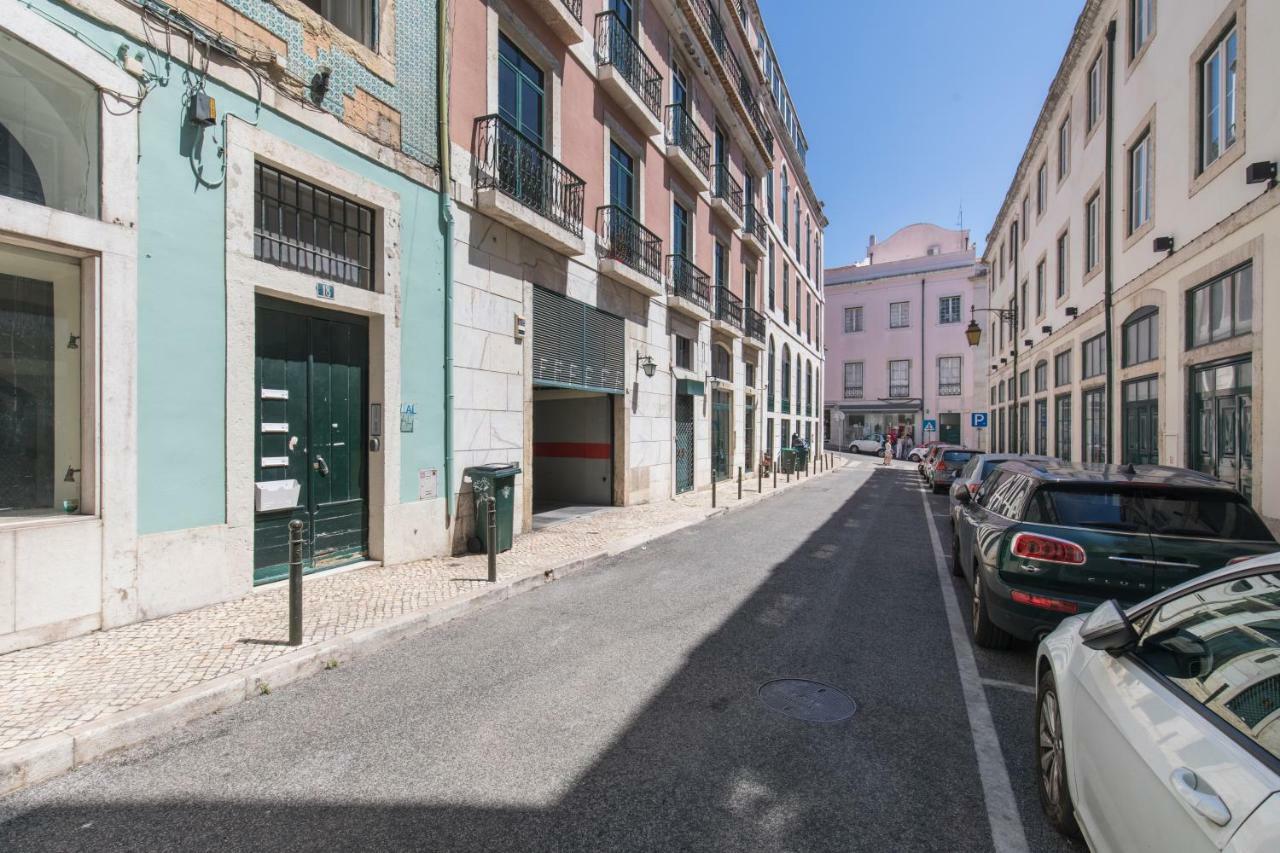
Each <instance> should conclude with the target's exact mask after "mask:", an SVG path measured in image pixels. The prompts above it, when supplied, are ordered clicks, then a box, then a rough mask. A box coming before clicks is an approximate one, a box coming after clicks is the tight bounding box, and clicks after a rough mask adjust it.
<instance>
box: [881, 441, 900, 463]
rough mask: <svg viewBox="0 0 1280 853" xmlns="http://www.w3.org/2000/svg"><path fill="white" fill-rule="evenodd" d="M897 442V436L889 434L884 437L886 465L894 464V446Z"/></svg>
mask: <svg viewBox="0 0 1280 853" xmlns="http://www.w3.org/2000/svg"><path fill="white" fill-rule="evenodd" d="M896 440H897V436H895V435H894V434H893V433H889V434H888V435H886V436H885V437H884V464H885V465H891V464H893V445H894V443H895V442H896Z"/></svg>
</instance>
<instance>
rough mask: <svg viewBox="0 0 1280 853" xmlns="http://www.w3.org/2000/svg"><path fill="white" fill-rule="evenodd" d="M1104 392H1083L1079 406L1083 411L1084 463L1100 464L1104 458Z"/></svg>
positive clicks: (1105, 400)
mask: <svg viewBox="0 0 1280 853" xmlns="http://www.w3.org/2000/svg"><path fill="white" fill-rule="evenodd" d="M1106 405H1107V397H1106V391H1105V390H1104V389H1102V388H1095V389H1094V390H1092V391H1086V392H1084V397H1083V398H1082V399H1081V406H1082V408H1083V409H1084V436H1083V438H1084V454H1083V456H1082V457H1081V458H1082V459H1083V460H1084V461H1085V462H1102V461H1103V460H1104V459H1105V458H1106V449H1107V448H1106V445H1107V437H1106V430H1107V427H1106V421H1105V416H1106Z"/></svg>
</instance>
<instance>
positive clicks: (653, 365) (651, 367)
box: [636, 353, 658, 376]
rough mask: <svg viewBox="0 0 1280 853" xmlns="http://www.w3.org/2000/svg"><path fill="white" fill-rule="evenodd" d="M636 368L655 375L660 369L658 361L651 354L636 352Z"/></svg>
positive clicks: (648, 374) (646, 373)
mask: <svg viewBox="0 0 1280 853" xmlns="http://www.w3.org/2000/svg"><path fill="white" fill-rule="evenodd" d="M636 369H637V370H643V371H644V375H645V376H653V374H654V372H655V371H657V369H658V362H656V361H654V360H653V356H651V355H644V356H642V355H640V353H636Z"/></svg>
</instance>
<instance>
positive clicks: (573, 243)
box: [476, 189, 587, 257]
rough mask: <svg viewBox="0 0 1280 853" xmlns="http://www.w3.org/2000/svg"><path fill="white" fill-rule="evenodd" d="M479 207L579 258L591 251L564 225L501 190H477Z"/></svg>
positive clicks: (539, 239)
mask: <svg viewBox="0 0 1280 853" xmlns="http://www.w3.org/2000/svg"><path fill="white" fill-rule="evenodd" d="M476 208H477V209H479V210H480V212H482V213H485V214H488V215H489V216H492V217H493V218H494V219H497V220H499V221H500V222H503V223H505V224H507V225H510V226H511V227H512V228H514V229H515V230H517V231H519V232H520V233H521V234H524V235H525V236H527V237H531V238H533V239H534V240H537V241H538V242H539V243H541V244H542V245H544V246H547V247H549V248H551V249H554V250H555V251H557V252H559V253H561V254H563V255H568V256H570V257H578V256H580V255H585V254H586V253H587V246H586V242H585V241H584V240H583V239H582V238H581V237H579V236H578V235H576V234H574V233H573V232H572V231H568V230H566V229H564V228H561V227H560V226H559V225H556V224H555V223H554V222H552V221H551V220H550V219H547V218H545V217H543V216H542V215H541V214H540V213H538V212H536V211H534V210H530V209H529V208H527V207H525V206H524V205H523V204H521V203H520V202H518V201H516V200H515V199H513V198H512V197H511V196H509V195H507V194H506V193H503V192H502V191H500V190H497V189H485V190H480V191H479V192H477V193H476Z"/></svg>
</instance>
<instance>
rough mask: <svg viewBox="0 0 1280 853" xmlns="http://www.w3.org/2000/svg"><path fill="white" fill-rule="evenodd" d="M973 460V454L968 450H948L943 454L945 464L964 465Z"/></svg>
mask: <svg viewBox="0 0 1280 853" xmlns="http://www.w3.org/2000/svg"><path fill="white" fill-rule="evenodd" d="M972 458H973V453H971V452H970V451H968V450H948V451H946V452H945V453H943V454H942V460H943V461H944V462H950V463H953V464H955V465H962V464H964V463H965V462H968V461H969V460H970V459H972Z"/></svg>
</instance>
